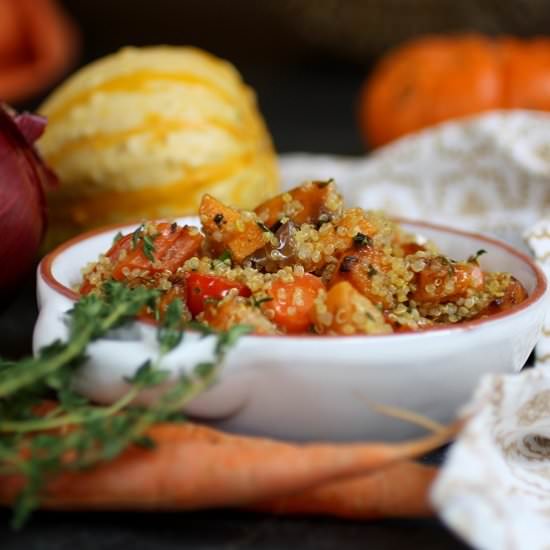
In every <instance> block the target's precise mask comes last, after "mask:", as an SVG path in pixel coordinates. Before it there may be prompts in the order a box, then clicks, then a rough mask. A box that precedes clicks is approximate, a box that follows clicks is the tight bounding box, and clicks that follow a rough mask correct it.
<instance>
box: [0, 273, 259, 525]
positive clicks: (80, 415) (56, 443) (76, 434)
mask: <svg viewBox="0 0 550 550" xmlns="http://www.w3.org/2000/svg"><path fill="white" fill-rule="evenodd" d="M157 298H158V292H157V291H155V290H150V289H146V288H144V287H138V288H134V289H130V288H128V287H126V286H125V285H123V284H122V283H117V282H108V283H106V284H105V285H104V287H103V292H102V296H101V297H100V296H97V295H95V294H90V295H88V296H85V297H82V298H81V299H80V300H79V301H78V302H77V303H76V304H75V306H74V308H73V309H72V310H71V311H69V312H68V314H67V326H68V338H67V340H66V341H64V342H62V341H56V342H53V343H52V344H50V345H49V346H47V347H45V348H43V349H42V350H41V351H40V352H39V354H38V355H37V357H34V358H29V359H23V360H21V361H19V362H6V361H0V475H21V476H23V477H24V479H25V486H24V488H23V490H22V491H21V492H20V494H19V495H18V497H17V500H16V502H15V505H14V517H13V525H14V526H15V527H20V526H21V525H22V524H23V523H24V521H25V520H26V519H27V518H28V516H29V514H30V513H31V512H32V511H33V510H34V509H35V508H36V507H37V506H38V505H39V504H40V495H41V492H42V490H43V488H44V486H45V484H46V483H47V482H48V481H49V480H50V479H52V477H54V476H55V475H57V474H59V473H61V472H64V471H76V470H81V469H85V468H89V467H91V466H94V465H96V464H98V463H101V462H104V461H108V460H112V459H114V458H115V457H116V456H118V455H119V454H120V453H122V452H123V451H124V450H125V449H126V448H127V447H128V446H129V445H131V444H138V445H141V446H144V447H146V448H150V447H151V446H154V441H152V440H151V439H150V438H148V437H147V436H146V431H147V430H148V429H149V428H150V427H151V425H152V424H154V423H156V422H160V421H168V420H171V419H178V420H179V419H181V413H180V411H181V409H182V407H183V405H184V404H185V403H187V402H188V401H189V400H191V399H193V398H194V397H196V396H197V395H198V394H199V393H200V392H202V391H203V390H205V389H206V388H207V387H208V386H209V385H210V384H211V383H212V381H213V380H214V379H215V377H216V376H217V373H218V371H219V368H220V365H221V364H222V362H223V359H224V357H225V354H226V353H227V351H228V350H229V348H230V347H231V346H232V345H234V344H235V342H236V341H237V339H238V338H239V337H240V336H241V335H242V334H245V333H246V332H248V331H249V330H250V329H249V327H243V326H236V327H234V328H232V329H231V330H229V331H227V332H222V333H219V334H218V335H217V336H216V337H217V341H216V344H215V348H214V359H213V361H211V362H205V363H201V364H199V365H197V366H196V367H195V369H194V370H193V371H192V372H191V373H187V374H184V375H182V376H181V377H180V378H179V380H178V381H177V382H176V383H174V384H173V385H172V386H171V387H170V388H169V389H168V390H167V391H165V393H164V394H163V395H162V396H161V397H160V399H159V400H158V401H157V403H155V404H154V405H153V406H151V407H150V408H144V407H139V406H135V405H133V404H132V403H133V401H134V400H135V398H136V397H137V396H138V395H139V393H140V392H141V391H143V390H144V389H148V388H153V387H158V386H159V385H160V384H163V383H165V382H166V381H167V380H168V377H169V373H168V371H165V370H163V369H162V359H163V357H164V356H165V355H166V354H167V353H169V352H170V351H171V350H172V349H174V348H175V347H176V346H177V345H179V344H180V342H181V340H182V332H181V329H182V328H183V325H182V309H183V304H182V302H181V300H179V299H178V300H174V301H173V302H172V303H171V304H170V305H169V306H168V308H167V311H166V313H165V315H164V320H163V322H162V323H161V325H160V326H159V330H158V335H157V338H158V343H159V356H158V358H157V359H155V360H154V361H153V360H151V359H149V360H147V361H145V362H144V363H143V364H142V365H141V367H140V368H139V369H138V370H137V371H136V373H135V375H134V376H133V377H131V378H130V379H128V380H127V383H128V384H129V389H128V391H127V393H126V394H125V395H123V396H122V397H121V398H120V399H119V400H118V401H116V402H115V403H113V404H112V405H109V406H97V405H93V404H90V403H89V402H88V400H87V399H85V398H84V397H82V396H80V395H78V394H77V393H75V392H74V390H73V389H72V377H73V375H74V373H75V371H76V370H77V369H78V368H79V367H80V366H81V365H82V364H83V362H84V359H85V351H86V348H87V346H88V344H90V343H91V342H92V341H94V340H96V339H99V338H101V337H103V336H105V335H106V333H107V332H109V331H110V330H112V329H115V328H117V327H119V326H121V325H123V324H124V323H126V322H128V321H130V320H132V319H134V318H135V316H136V315H137V314H138V312H139V311H140V310H141V309H142V308H144V307H155V302H156V300H157ZM209 334H211V331H209ZM52 391H53V392H54V394H55V395H56V396H57V400H56V402H55V404H52V405H51V408H50V410H49V411H48V412H46V413H44V411H43V412H42V414H39V413H38V410H37V409H38V408H39V407H42V408H43V407H44V398H45V397H48V396H51V394H52ZM64 427H70V428H71V429H70V430H69V431H65V432H64V433H63V434H62V435H61V434H58V433H56V430H59V429H61V428H64ZM68 456H70V460H67V457H68Z"/></svg>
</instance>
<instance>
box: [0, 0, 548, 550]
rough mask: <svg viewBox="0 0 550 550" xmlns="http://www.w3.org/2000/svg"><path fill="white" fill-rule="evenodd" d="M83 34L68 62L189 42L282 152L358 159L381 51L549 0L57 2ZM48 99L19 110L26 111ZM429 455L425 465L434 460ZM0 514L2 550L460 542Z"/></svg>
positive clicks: (337, 527)
mask: <svg viewBox="0 0 550 550" xmlns="http://www.w3.org/2000/svg"><path fill="white" fill-rule="evenodd" d="M62 4H63V5H64V6H65V7H66V10H67V11H68V13H69V14H71V15H72V17H73V18H74V20H75V21H76V22H77V24H78V26H79V28H80V30H81V34H82V46H81V48H82V49H81V53H80V58H79V65H83V64H86V63H88V62H89V61H92V60H94V59H96V58H98V57H101V56H103V55H106V54H108V53H111V52H113V51H116V50H117V49H119V48H120V47H123V46H126V45H136V46H140V45H152V44H161V43H166V44H188V45H194V46H198V47H201V48H204V49H206V50H208V51H210V52H211V53H214V54H216V55H218V56H220V57H223V58H225V59H228V60H230V61H231V62H233V63H234V64H235V65H236V66H237V68H238V69H239V70H240V72H241V73H242V74H243V77H244V79H245V80H246V81H247V82H248V83H249V84H250V85H251V86H252V87H253V88H255V90H256V92H257V95H258V99H259V103H260V107H261V110H262V112H263V114H264V116H265V118H266V120H267V124H268V126H269V128H270V130H271V132H272V134H273V137H274V141H275V145H276V147H277V149H278V151H279V152H289V151H309V152H319V153H333V154H345V155H358V154H363V153H364V152H365V145H364V144H363V143H362V141H361V139H360V136H359V132H358V129H357V121H356V104H357V96H358V92H359V89H360V86H361V83H362V81H363V79H364V78H365V76H366V75H367V74H368V72H369V70H370V69H371V68H372V66H373V63H374V62H375V60H376V59H377V58H378V57H379V56H380V55H381V54H382V53H383V52H385V51H387V49H388V48H390V47H392V46H395V45H396V44H398V43H400V42H402V41H403V40H406V39H409V38H412V37H414V36H416V35H419V34H423V33H427V32H458V31H481V32H485V33H489V34H502V33H508V34H516V35H520V36H531V35H535V34H544V33H546V32H547V31H548V29H550V9H548V8H549V5H548V2H547V0H531V1H528V0H484V1H482V0H478V1H476V0H471V1H470V0H453V1H450V0H347V1H345V0H280V1H276V0H264V1H256V2H254V1H252V0H250V1H247V0H234V1H230V0H228V1H224V0H210V1H200V0H142V1H140V0H63V2H62ZM46 94H47V90H46V91H45V92H44V94H43V95H42V96H40V97H35V98H32V99H31V100H30V101H27V102H25V103H24V104H21V105H20V106H19V107H25V108H31V109H32V108H36V107H37V106H38V105H39V104H40V102H41V100H42V99H43V98H44V97H45V95H46ZM33 293H34V289H33V283H32V278H31V279H29V281H27V282H26V283H25V284H23V285H22V289H21V290H20V292H19V293H18V294H17V295H15V294H14V295H11V296H10V297H8V298H6V297H4V298H3V302H0V305H2V306H3V307H1V308H0V355H3V356H9V357H17V356H20V355H22V354H26V353H30V342H31V333H32V326H33V322H34V319H35V315H36V305H35V303H34V299H33ZM438 459H439V457H437V456H436V457H435V460H436V461H437V460H438ZM8 520H9V513H8V512H6V511H4V512H2V511H0V548H1V549H2V550H34V549H40V550H54V549H55V550H58V549H71V550H73V549H78V550H87V549H94V550H97V549H104V548H105V549H113V550H114V549H124V548H132V549H136V550H140V549H151V550H153V549H154V550H169V549H170V550H171V549H176V548H177V549H182V548H197V549H214V548H216V549H218V548H227V549H229V548H232V549H233V548H268V549H275V548H295V547H301V548H303V549H324V548H371V549H382V548H383V549H401V548H423V549H432V548H447V549H454V548H464V546H463V545H462V544H461V543H460V542H458V540H457V539H456V538H455V537H454V536H453V535H451V534H450V533H449V532H448V531H447V530H446V529H445V528H444V527H442V525H441V524H440V523H439V522H438V521H437V520H415V521H379V522H364V523H357V522H345V521H338V520H332V519H276V518H272V517H269V516H259V515H251V514H244V513H238V512H229V511H216V512H202V513H194V514H149V515H139V514H135V515H132V514H51V513H50V514H46V513H39V514H37V515H36V516H35V518H34V519H33V521H32V522H31V523H30V525H28V526H27V527H26V528H25V530H24V531H23V532H22V533H18V534H15V533H13V532H11V531H10V530H9V529H8V528H7V524H8Z"/></svg>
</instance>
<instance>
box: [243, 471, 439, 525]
mask: <svg viewBox="0 0 550 550" xmlns="http://www.w3.org/2000/svg"><path fill="white" fill-rule="evenodd" d="M437 473H438V468H436V467H435V466H425V465H423V464H417V463H415V462H409V461H407V462H400V463H398V464H394V465H393V466H389V467H388V468H384V469H382V470H380V471H377V472H374V473H372V474H370V475H367V476H362V477H360V478H356V479H350V480H344V481H336V482H333V483H327V484H326V485H322V486H321V487H318V488H314V489H309V490H306V491H302V492H301V493H295V494H291V495H289V496H286V497H281V498H277V499H274V500H270V501H267V502H262V503H258V504H254V505H253V506H252V509H253V510H258V511H262V512H270V513H272V514H284V515H330V516H336V517H341V518H347V519H377V518H390V517H395V518H397V517H399V518H406V517H411V518H412V517H429V516H431V515H433V509H432V507H431V505H430V500H429V490H430V487H431V485H432V482H433V480H434V479H435V477H436V475H437Z"/></svg>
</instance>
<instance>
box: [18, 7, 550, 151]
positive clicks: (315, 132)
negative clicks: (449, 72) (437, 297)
mask: <svg viewBox="0 0 550 550" xmlns="http://www.w3.org/2000/svg"><path fill="white" fill-rule="evenodd" d="M61 4H62V5H64V6H65V8H66V11H67V12H68V13H69V14H70V15H72V17H73V19H74V20H75V21H76V22H77V24H78V26H79V27H80V29H81V32H82V38H83V40H82V51H81V55H80V59H79V64H80V65H82V64H86V63H88V62H90V61H92V60H94V59H97V58H98V57H102V56H104V55H107V54H109V53H112V52H114V51H116V50H118V49H119V48H121V47H123V46H127V45H135V46H143V45H153V44H182V45H193V46H198V47H200V48H204V49H206V50H208V51H210V52H211V53H213V54H215V55H218V56H220V57H223V58H225V59H227V60H229V61H231V62H232V63H233V64H235V65H236V67H237V68H238V69H239V70H240V72H241V74H242V75H243V77H244V79H245V80H246V81H247V82H248V83H249V84H250V85H251V86H252V87H253V88H254V89H255V90H256V92H257V95H258V98H259V103H260V107H261V110H262V112H263V114H264V116H265V118H266V120H267V124H268V126H269V128H270V130H271V132H272V134H273V137H274V141H275V145H276V147H277V149H278V151H279V152H289V151H309V152H320V153H333V154H346V155H356V154H361V153H363V152H364V150H365V147H364V144H363V143H362V141H361V139H360V136H359V132H358V129H357V121H356V105H357V97H358V93H359V89H360V86H361V83H362V81H363V79H364V78H365V76H366V75H367V74H368V72H369V70H370V69H371V68H372V66H373V64H374V62H375V61H376V59H378V58H379V57H380V56H381V55H382V54H383V53H384V52H386V51H387V50H388V49H389V48H391V47H393V46H395V45H397V44H399V43H401V42H403V41H404V40H408V39H411V38H414V37H415V36H418V35H421V34H426V33H451V32H465V31H467V32H472V31H478V32H484V33H487V34H491V35H497V34H515V35H518V36H532V35H536V34H545V33H547V32H548V30H549V29H550V9H549V8H550V6H549V4H548V1H547V0H259V1H258V0H256V1H255V0H61ZM41 99H42V98H41V97H36V98H33V99H32V100H31V101H27V102H26V103H25V104H24V106H25V107H36V106H37V105H39V102H40V100H41Z"/></svg>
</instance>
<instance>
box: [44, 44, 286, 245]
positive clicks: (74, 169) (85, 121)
mask: <svg viewBox="0 0 550 550" xmlns="http://www.w3.org/2000/svg"><path fill="white" fill-rule="evenodd" d="M39 110H40V112H41V114H43V115H45V116H46V117H48V127H47V130H46V132H45V134H44V136H43V137H42V138H41V140H40V142H39V149H40V151H41V153H42V155H43V156H44V158H45V160H46V162H48V164H49V165H50V166H51V167H52V168H53V169H54V170H55V171H56V172H57V174H58V175H59V178H60V180H61V186H60V188H58V189H57V190H55V191H53V192H51V193H50V195H49V207H50V228H51V229H50V236H49V243H50V244H53V243H55V242H59V241H60V240H62V239H64V238H66V237H68V236H70V235H72V234H74V233H77V232H79V231H81V230H83V229H86V228H90V227H94V226H98V225H103V224H106V223H113V222H119V221H127V220H129V221H130V220H131V221H134V220H136V221H139V220H141V219H151V218H159V217H174V216H176V215H181V214H195V213H196V211H197V207H198V204H199V201H200V198H201V196H202V195H203V194H204V193H205V192H208V193H210V194H212V195H214V196H215V197H217V198H218V199H220V200H222V201H224V202H226V203H229V204H231V205H235V206H238V207H242V208H252V207H253V206H255V205H256V204H258V203H259V202H261V201H263V200H264V199H266V198H267V197H269V196H271V195H273V194H274V193H276V192H277V191H278V183H279V182H278V173H277V167H276V158H275V154H274V151H273V146H272V142H271V138H270V135H269V133H268V131H267V129H266V127H265V124H264V122H263V119H262V117H261V115H260V113H259V111H258V109H257V105H256V100H255V95H254V92H253V91H252V90H251V89H250V88H249V87H247V86H246V85H245V84H244V83H243V81H242V79H241V77H240V75H239V73H238V72H237V70H236V69H235V68H234V67H233V66H232V65H231V64H229V63H227V62H225V61H222V60H220V59H218V58H216V57H214V56H212V55H210V54H208V53H206V52H203V51H201V50H199V49H196V48H191V47H168V46H158V47H147V48H125V49H123V50H121V51H120V52H118V53H115V54H113V55H110V56H108V57H105V58H103V59H100V60H98V61H96V62H94V63H92V64H90V65H88V66H86V67H84V68H83V69H81V70H80V71H78V72H77V73H76V74H74V75H73V76H72V77H70V78H69V79H68V80H67V81H66V82H65V83H64V84H62V85H61V86H60V87H59V88H58V89H57V90H55V91H54V92H53V93H52V94H51V96H50V97H49V98H48V99H47V100H46V101H45V103H44V104H43V105H42V106H41V108H40V109H39Z"/></svg>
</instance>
